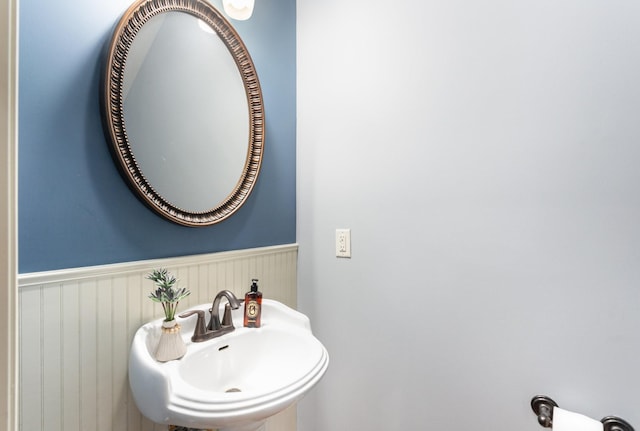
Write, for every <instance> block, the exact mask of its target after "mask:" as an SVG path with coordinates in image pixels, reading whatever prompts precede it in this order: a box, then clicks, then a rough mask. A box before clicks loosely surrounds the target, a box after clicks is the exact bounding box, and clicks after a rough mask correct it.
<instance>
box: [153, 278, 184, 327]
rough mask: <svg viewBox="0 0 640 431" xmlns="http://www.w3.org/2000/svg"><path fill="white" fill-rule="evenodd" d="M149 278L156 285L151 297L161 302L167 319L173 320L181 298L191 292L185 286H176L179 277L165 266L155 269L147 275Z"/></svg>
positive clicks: (154, 300)
mask: <svg viewBox="0 0 640 431" xmlns="http://www.w3.org/2000/svg"><path fill="white" fill-rule="evenodd" d="M147 279H149V280H151V281H153V282H154V283H155V285H156V290H155V292H151V294H150V295H149V298H151V300H152V301H153V302H159V303H161V304H162V308H163V309H164V317H165V319H164V320H165V321H166V322H168V321H170V320H173V319H174V318H175V316H176V310H177V308H178V303H179V302H180V300H182V299H184V298H186V297H187V296H189V295H190V294H191V292H190V291H189V290H188V289H187V288H185V287H176V283H177V282H178V279H177V278H175V277H174V276H173V275H172V274H171V273H170V272H169V271H167V270H166V269H164V268H160V269H154V270H153V271H152V272H150V273H149V274H148V275H147Z"/></svg>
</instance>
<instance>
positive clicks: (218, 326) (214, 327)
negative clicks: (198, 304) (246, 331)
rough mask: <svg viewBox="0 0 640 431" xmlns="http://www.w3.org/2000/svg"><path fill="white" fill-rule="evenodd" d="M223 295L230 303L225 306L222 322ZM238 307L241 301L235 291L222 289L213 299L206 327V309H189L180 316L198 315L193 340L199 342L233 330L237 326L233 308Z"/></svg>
mask: <svg viewBox="0 0 640 431" xmlns="http://www.w3.org/2000/svg"><path fill="white" fill-rule="evenodd" d="M223 297H224V298H227V301H228V303H227V304H225V306H224V315H223V316H222V323H221V322H220V301H221V300H222V298H223ZM238 307H240V301H238V298H236V296H235V295H234V294H233V292H231V291H230V290H221V291H220V292H218V294H217V295H216V297H215V298H214V300H213V304H212V305H211V309H210V310H209V312H210V313H211V319H210V320H209V324H208V325H207V326H206V327H205V325H204V311H202V310H192V311H187V312H186V313H182V314H181V315H180V317H189V316H192V315H194V314H197V315H198V321H197V322H196V327H195V329H194V330H193V336H192V337H191V341H193V342H194V343H199V342H201V341H206V340H210V339H212V338H216V337H219V336H221V335H223V334H227V333H229V332H231V331H233V330H234V329H235V328H234V326H233V321H232V320H231V309H234V310H235V309H237V308H238Z"/></svg>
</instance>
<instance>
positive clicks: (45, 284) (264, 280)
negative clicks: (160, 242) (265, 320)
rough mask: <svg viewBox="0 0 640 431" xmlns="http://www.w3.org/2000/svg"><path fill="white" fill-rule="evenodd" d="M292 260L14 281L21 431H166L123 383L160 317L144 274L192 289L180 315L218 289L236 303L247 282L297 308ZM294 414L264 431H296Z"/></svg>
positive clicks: (244, 255)
mask: <svg viewBox="0 0 640 431" xmlns="http://www.w3.org/2000/svg"><path fill="white" fill-rule="evenodd" d="M297 255H298V248H297V245H295V244H293V245H286V246H275V247H265V248H259V249H250V250H241V251H233V252H224V253H213V254H208V255H198V256H188V257H180V258H171V259H156V260H150V261H142V262H128V263H124V264H117V265H104V266H98V267H90V268H75V269H69V270H61V271H51V272H42V273H32V274H21V275H19V276H18V284H19V307H20V313H19V316H20V322H19V323H20V331H19V341H20V429H21V430H23V431H37V430H42V431H44V430H46V431H86V430H96V431H165V430H166V429H167V427H166V426H163V425H156V424H153V423H151V422H150V421H149V420H147V419H146V418H144V417H143V416H142V415H141V414H140V412H138V409H137V408H136V406H135V403H134V401H133V398H132V396H131V393H130V391H129V383H128V380H127V363H128V358H129V346H130V344H131V340H132V339H133V335H134V334H135V331H136V330H137V329H138V328H139V327H140V326H141V325H142V324H143V323H145V322H148V321H149V320H153V319H156V318H158V317H161V316H162V307H161V305H159V304H156V303H154V302H152V301H150V300H149V299H148V295H149V292H150V291H151V290H152V288H153V284H152V283H151V282H150V281H149V280H147V279H146V278H145V276H146V274H148V273H149V271H150V270H151V269H153V268H158V267H165V268H167V269H169V270H170V271H171V272H173V273H174V274H175V275H176V276H177V277H178V278H179V279H180V285H181V286H187V287H188V288H189V289H190V290H191V295H190V296H189V297H187V298H186V299H185V300H184V301H182V302H181V303H180V309H181V310H184V309H187V308H189V307H191V306H193V305H197V304H202V303H207V302H211V301H212V300H213V298H214V296H215V295H216V293H217V292H218V291H220V290H222V289H229V290H231V291H232V292H233V293H235V294H236V295H237V296H238V297H241V296H242V295H244V292H246V291H247V290H248V288H249V285H250V281H251V279H252V278H258V279H259V280H260V282H259V284H260V290H261V291H262V292H263V293H264V296H265V298H271V299H275V300H278V301H280V302H282V303H284V304H287V305H289V306H290V307H294V308H295V307H296V303H297V296H296V294H297V292H296V290H297V289H296V268H297ZM236 324H237V322H236ZM295 414H296V413H295V408H293V409H288V410H287V411H285V412H283V413H282V414H281V415H279V417H274V418H273V419H271V420H270V421H269V423H268V426H267V429H271V430H272V431H276V430H277V431H294V430H295V423H296V419H295V418H296V416H295Z"/></svg>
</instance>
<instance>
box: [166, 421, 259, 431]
mask: <svg viewBox="0 0 640 431" xmlns="http://www.w3.org/2000/svg"><path fill="white" fill-rule="evenodd" d="M265 423H266V421H261V422H256V423H253V424H251V425H244V426H240V427H231V428H216V429H211V428H210V429H202V428H189V427H181V426H176V425H169V431H264V430H265Z"/></svg>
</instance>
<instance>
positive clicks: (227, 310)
mask: <svg viewBox="0 0 640 431" xmlns="http://www.w3.org/2000/svg"><path fill="white" fill-rule="evenodd" d="M222 326H233V320H231V305H229V303H226V304H224V314H223V315H222Z"/></svg>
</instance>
